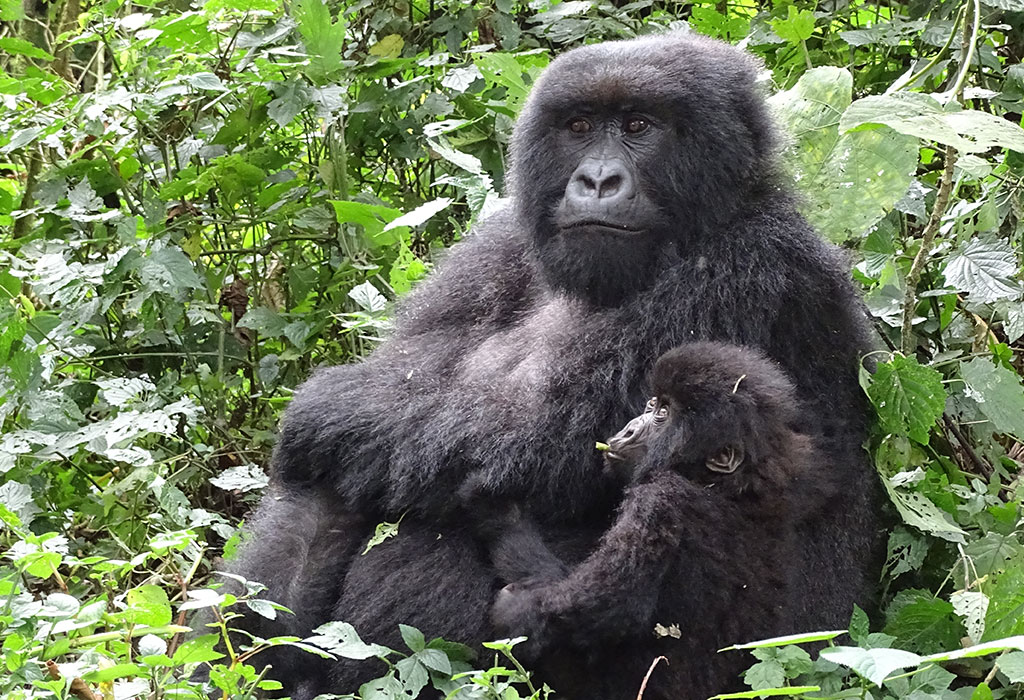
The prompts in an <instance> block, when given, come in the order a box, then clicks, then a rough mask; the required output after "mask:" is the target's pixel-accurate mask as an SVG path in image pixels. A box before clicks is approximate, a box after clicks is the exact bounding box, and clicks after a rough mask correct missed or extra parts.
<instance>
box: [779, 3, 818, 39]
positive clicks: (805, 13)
mask: <svg viewBox="0 0 1024 700" xmlns="http://www.w3.org/2000/svg"><path fill="white" fill-rule="evenodd" d="M771 25H772V29H774V30H775V33H776V34H778V35H779V38H780V39H782V40H783V41H788V42H790V43H794V44H795V43H797V42H800V41H805V40H807V39H810V38H811V34H813V33H814V13H813V12H811V11H810V10H800V11H797V9H796V7H795V6H793V5H790V6H789V7H788V8H787V14H786V18H785V19H773V20H772V22H771Z"/></svg>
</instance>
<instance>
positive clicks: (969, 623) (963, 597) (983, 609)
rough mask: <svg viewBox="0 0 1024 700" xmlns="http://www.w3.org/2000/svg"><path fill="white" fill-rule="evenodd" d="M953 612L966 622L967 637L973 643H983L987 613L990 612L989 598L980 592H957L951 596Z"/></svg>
mask: <svg viewBox="0 0 1024 700" xmlns="http://www.w3.org/2000/svg"><path fill="white" fill-rule="evenodd" d="M949 602H950V603H952V604H953V612H955V613H956V614H957V615H959V616H960V617H961V618H962V619H963V621H964V627H965V628H966V629H967V635H968V636H969V637H970V638H971V640H972V641H975V642H978V641H981V638H982V635H984V634H985V613H987V612H988V603H989V598H988V596H987V595H985V594H984V593H981V592H980V591H956V592H955V593H953V594H952V595H950V596H949Z"/></svg>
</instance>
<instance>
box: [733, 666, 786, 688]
mask: <svg viewBox="0 0 1024 700" xmlns="http://www.w3.org/2000/svg"><path fill="white" fill-rule="evenodd" d="M743 682H744V683H746V684H747V685H749V686H750V687H751V688H753V689H754V690H761V689H763V688H778V687H779V686H781V685H782V684H784V683H785V682H786V672H785V670H784V669H783V668H782V664H780V663H779V662H778V661H775V660H773V659H769V660H767V661H760V662H758V663H756V664H754V665H753V666H751V667H750V668H749V669H747V671H746V673H744V674H743Z"/></svg>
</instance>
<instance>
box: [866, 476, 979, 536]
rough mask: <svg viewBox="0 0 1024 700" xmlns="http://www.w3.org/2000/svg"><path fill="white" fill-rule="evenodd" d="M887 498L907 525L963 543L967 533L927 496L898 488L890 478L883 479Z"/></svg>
mask: <svg viewBox="0 0 1024 700" xmlns="http://www.w3.org/2000/svg"><path fill="white" fill-rule="evenodd" d="M882 484H883V485H884V486H885V490H886V492H887V493H888V494H889V498H890V499H891V500H892V503H893V505H895V506H896V510H897V512H899V514H900V517H901V518H902V519H903V522H905V523H906V524H907V525H912V526H914V527H916V528H917V529H918V530H921V531H922V532H927V533H929V534H932V535H935V536H936V537H941V538H942V539H944V540H947V541H949V542H959V543H963V542H964V541H965V540H966V535H967V533H966V532H964V530H962V529H961V528H960V526H959V525H957V524H956V523H955V522H953V518H952V517H951V516H950V515H949V514H948V513H947V512H946V511H944V510H942V509H941V508H939V507H938V506H937V505H935V504H934V503H933V502H932V501H931V500H930V499H929V498H928V497H927V496H925V495H924V494H922V493H919V492H917V491H911V490H908V489H906V488H898V487H896V486H894V485H893V484H892V481H891V480H890V479H883V481H882Z"/></svg>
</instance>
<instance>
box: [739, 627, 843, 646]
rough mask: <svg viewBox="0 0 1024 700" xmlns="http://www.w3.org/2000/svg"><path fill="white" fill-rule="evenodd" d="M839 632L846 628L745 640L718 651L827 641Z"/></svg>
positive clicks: (839, 633)
mask: <svg viewBox="0 0 1024 700" xmlns="http://www.w3.org/2000/svg"><path fill="white" fill-rule="evenodd" d="M841 634H846V630H831V631H828V632H808V633H806V634H787V635H785V636H782V637H771V638H769V639H761V640H758V641H756V642H746V643H745V644H733V645H732V646H728V647H725V648H723V649H719V651H732V650H734V649H765V648H768V647H784V646H787V645H789V644H809V643H810V642H827V641H829V640H830V639H835V638H836V637H838V636H839V635H841Z"/></svg>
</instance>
